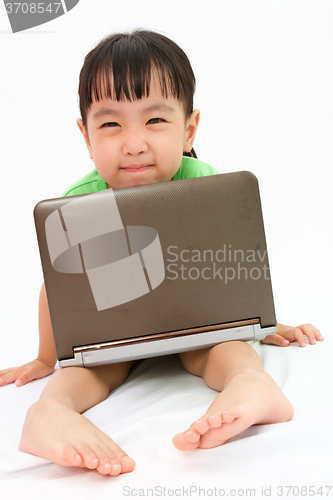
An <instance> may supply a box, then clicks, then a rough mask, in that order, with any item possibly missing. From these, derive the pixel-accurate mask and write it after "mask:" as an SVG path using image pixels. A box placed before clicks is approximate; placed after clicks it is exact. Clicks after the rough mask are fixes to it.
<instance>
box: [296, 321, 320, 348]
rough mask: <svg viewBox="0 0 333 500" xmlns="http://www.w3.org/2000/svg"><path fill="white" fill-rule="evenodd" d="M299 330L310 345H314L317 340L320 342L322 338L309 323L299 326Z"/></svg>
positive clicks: (316, 329)
mask: <svg viewBox="0 0 333 500" xmlns="http://www.w3.org/2000/svg"><path fill="white" fill-rule="evenodd" d="M297 328H299V329H300V330H301V331H302V333H303V334H304V335H306V336H307V338H308V339H309V342H310V344H315V343H316V341H317V340H319V341H322V340H324V337H323V336H322V334H321V333H320V331H319V330H318V328H316V327H315V326H313V325H311V323H307V324H305V325H300V326H298V327H297Z"/></svg>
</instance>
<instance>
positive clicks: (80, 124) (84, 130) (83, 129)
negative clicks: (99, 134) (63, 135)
mask: <svg viewBox="0 0 333 500" xmlns="http://www.w3.org/2000/svg"><path fill="white" fill-rule="evenodd" d="M76 123H77V126H78V127H79V129H80V131H81V133H82V135H83V138H84V141H85V143H86V145H87V148H88V151H89V156H90V158H91V159H92V160H93V159H94V156H93V152H92V148H91V144H90V140H89V135H88V130H87V127H85V126H84V125H83V122H82V119H81V118H78V119H77V120H76Z"/></svg>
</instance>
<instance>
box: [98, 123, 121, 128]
mask: <svg viewBox="0 0 333 500" xmlns="http://www.w3.org/2000/svg"><path fill="white" fill-rule="evenodd" d="M118 126H119V123H117V122H106V123H103V125H102V127H118Z"/></svg>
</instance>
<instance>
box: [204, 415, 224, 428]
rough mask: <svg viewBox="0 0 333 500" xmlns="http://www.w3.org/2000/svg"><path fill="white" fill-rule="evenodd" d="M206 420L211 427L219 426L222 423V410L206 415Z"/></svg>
mask: <svg viewBox="0 0 333 500" xmlns="http://www.w3.org/2000/svg"><path fill="white" fill-rule="evenodd" d="M208 422H209V424H210V425H211V427H214V428H215V427H220V425H222V423H223V418H222V412H215V413H213V414H212V415H210V416H209V417H208Z"/></svg>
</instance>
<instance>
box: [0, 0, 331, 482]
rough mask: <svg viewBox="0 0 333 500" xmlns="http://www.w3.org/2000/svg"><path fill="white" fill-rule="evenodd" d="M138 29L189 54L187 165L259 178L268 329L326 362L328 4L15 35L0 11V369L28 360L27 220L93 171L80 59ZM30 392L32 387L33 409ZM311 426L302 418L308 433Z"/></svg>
mask: <svg viewBox="0 0 333 500" xmlns="http://www.w3.org/2000/svg"><path fill="white" fill-rule="evenodd" d="M137 27H142V28H148V29H154V30H158V31H160V32H162V33H164V34H166V35H167V36H169V37H171V38H172V39H174V40H175V41H176V42H177V43H179V44H180V45H181V47H182V48H183V49H184V50H185V52H186V53H187V54H188V56H189V58H190V60H191V62H192V65H193V68H194V71H195V74H196V77H197V93H196V99H195V106H196V107H197V108H199V109H201V112H202V119H201V123H200V130H199V133H198V137H197V141H196V144H195V148H196V151H197V153H198V156H199V158H200V159H202V160H203V161H206V162H208V163H210V164H212V165H213V166H215V167H216V168H217V169H218V170H219V171H220V172H229V171H235V170H243V169H246V170H250V171H252V172H254V173H255V174H256V175H257V177H258V179H259V184H260V189H261V197H262V204H263V212H264V220H265V228H266V236H267V243H268V250H269V257H270V265H271V274H272V280H273V290H274V297H275V304H276V311H277V317H278V320H279V321H280V322H284V323H286V324H295V325H296V324H299V323H304V322H312V323H314V324H315V325H317V326H318V327H319V328H320V329H321V330H322V332H323V334H324V336H325V338H326V341H325V344H322V348H323V349H325V352H326V357H327V359H329V356H327V349H331V347H332V342H331V341H330V336H331V331H332V327H331V324H332V320H331V316H332V298H333V297H332V277H333V276H332V274H333V273H332V243H333V238H332V195H331V192H332V180H333V179H332V165H333V2H332V1H331V0H299V1H297V0H276V1H273V0H252V1H249V0H222V1H221V0H206V1H198V0H168V1H163V2H162V1H160V2H159V1H156V0H140V1H138V0H124V1H122V2H119V1H118V0H117V1H116V0H98V1H96V0H80V2H79V4H78V5H77V6H76V7H75V8H74V9H73V10H72V11H70V12H69V13H68V14H66V15H64V16H62V17H60V18H59V19H57V20H54V21H52V22H50V23H48V24H45V25H42V26H39V27H36V28H34V29H31V30H28V31H26V32H22V33H17V34H12V33H11V30H10V25H9V22H8V18H7V16H6V12H5V8H4V5H3V3H2V2H1V3H0V54H1V69H0V71H1V77H0V142H1V150H0V151H1V174H2V186H1V198H0V200H1V201H0V203H1V219H0V220H1V233H0V234H1V236H0V237H1V246H0V252H1V260H0V266H1V267H0V269H1V287H0V294H1V301H0V307H1V321H0V362H1V366H0V368H5V367H7V366H10V365H13V364H18V363H22V362H25V361H28V360H30V359H32V357H34V356H35V355H36V352H37V346H38V325H37V300H38V293H39V289H40V285H41V283H42V280H43V277H42V272H41V266H40V261H39V253H38V246H37V240H36V236H35V229H34V222H33V216H32V212H33V208H34V206H35V205H36V203H37V202H39V201H40V200H41V199H45V198H52V197H56V196H58V195H60V194H61V193H62V192H63V191H64V189H65V188H66V187H67V186H68V185H70V184H71V183H72V182H74V181H75V180H77V179H78V178H80V177H81V176H83V175H84V174H85V173H86V172H88V171H89V170H91V168H92V167H93V165H92V162H91V161H90V159H89V157H88V154H87V151H86V149H85V145H84V142H83V139H82V137H81V135H80V133H79V130H78V129H77V126H76V123H75V120H76V118H77V117H78V116H79V111H78V105H77V86H78V74H79V71H80V68H81V66H82V63H83V58H84V56H85V55H86V53H87V52H88V51H89V50H90V49H91V48H92V47H93V46H94V45H95V44H96V42H98V41H99V40H100V39H101V38H102V37H103V36H105V35H107V34H109V33H111V32H117V31H124V30H131V29H133V28H137ZM293 347H294V346H292V347H290V348H288V349H291V350H292V349H293ZM318 347H319V346H318ZM308 349H310V348H309V347H308ZM291 350H290V351H289V350H288V356H289V355H291V354H290V353H292V351H291ZM331 350H332V349H331ZM269 352H272V353H273V351H269ZM279 352H280V351H279ZM280 355H281V356H282V354H280ZM307 355H308V356H309V359H310V361H309V371H311V354H310V352H308V354H307ZM271 356H273V354H272V355H271ZM327 373H328V371H327ZM309 377H311V374H310V375H309ZM315 377H316V373H313V378H315ZM317 383H318V387H319V386H320V385H321V380H320V379H319V377H318V381H317ZM301 386H302V381H301V380H300V387H301ZM39 387H40V386H39V385H33V384H32V385H31V388H32V390H34V391H35V393H36V394H35V395H34V396H33V397H34V398H37V397H38V391H39ZM8 389H9V388H8ZM305 390H306V388H304V387H303V388H302V391H303V392H304V391H305ZM13 394H14V392H13ZM15 394H16V392H15ZM21 394H25V393H22V392H21ZM302 394H303V393H302ZM328 396H329V394H328ZM15 397H18V396H15ZM309 405H310V402H309ZM20 418H21V417H20ZM22 418H23V415H22ZM311 424H313V422H312V421H311V416H310V417H309V429H310V432H311ZM13 425H14V424H13ZM295 425H297V420H296V424H295ZM293 429H294V428H291V430H292V431H293ZM295 429H296V428H295ZM4 432H6V431H5V430H4ZM8 432H9V429H8ZM290 432H291V431H290ZM293 432H296V430H295V431H293ZM258 439H259V438H258ZM305 439H306V438H305ZM281 446H282V445H281ZM304 446H305V444H304ZM216 453H217V451H216ZM304 457H305V455H304ZM297 458H301V456H299V457H297ZM309 458H310V460H309V461H307V466H308V467H309V470H311V467H312V465H311V457H309ZM304 460H305V458H304ZM306 460H307V459H306ZM317 465H318V467H319V466H320V465H319V464H317ZM302 470H304V473H306V467H302ZM59 474H60V472H59ZM61 474H62V472H61Z"/></svg>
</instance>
